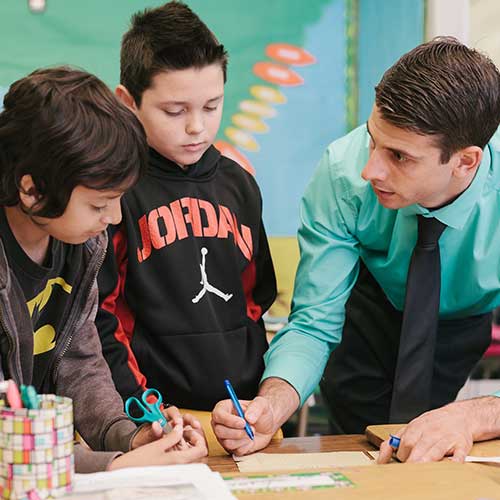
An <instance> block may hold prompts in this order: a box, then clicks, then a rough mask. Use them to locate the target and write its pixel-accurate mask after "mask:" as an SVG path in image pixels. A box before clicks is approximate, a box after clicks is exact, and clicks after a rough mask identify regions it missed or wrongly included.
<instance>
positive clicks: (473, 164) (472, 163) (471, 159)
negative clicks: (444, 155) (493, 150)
mask: <svg viewBox="0 0 500 500" xmlns="http://www.w3.org/2000/svg"><path fill="white" fill-rule="evenodd" d="M455 155H457V159H458V162H457V165H456V166H455V168H454V169H453V173H454V175H455V176H456V177H460V178H463V177H467V176H469V175H471V174H475V172H476V170H477V167H479V165H480V164H481V160H482V159H483V150H482V149H481V148H480V147H479V146H468V147H466V148H463V149H461V150H460V151H457V152H456V153H455Z"/></svg>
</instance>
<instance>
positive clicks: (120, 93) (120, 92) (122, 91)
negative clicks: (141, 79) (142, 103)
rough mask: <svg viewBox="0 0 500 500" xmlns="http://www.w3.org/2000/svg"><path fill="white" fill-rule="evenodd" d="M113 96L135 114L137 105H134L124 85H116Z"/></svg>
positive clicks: (133, 100)
mask: <svg viewBox="0 0 500 500" xmlns="http://www.w3.org/2000/svg"><path fill="white" fill-rule="evenodd" d="M115 95H116V97H118V99H120V101H121V102H122V103H123V104H125V106H127V108H128V109H130V111H132V113H136V112H137V105H136V104H135V99H134V98H133V97H132V94H131V93H130V92H129V91H128V89H127V87H125V86H124V85H118V87H116V89H115Z"/></svg>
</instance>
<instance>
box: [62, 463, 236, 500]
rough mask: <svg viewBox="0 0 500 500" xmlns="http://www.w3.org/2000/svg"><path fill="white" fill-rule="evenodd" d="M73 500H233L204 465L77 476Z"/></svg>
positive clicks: (217, 477) (222, 481) (219, 479)
mask: <svg viewBox="0 0 500 500" xmlns="http://www.w3.org/2000/svg"><path fill="white" fill-rule="evenodd" d="M65 498H68V499H74V500H114V499H120V500H128V499H134V500H142V499H144V500H156V499H160V498H161V499H170V500H234V499H235V497H234V496H233V495H232V494H231V492H230V491H229V488H228V487H227V486H226V484H225V482H224V480H223V479H222V477H221V476H220V474H218V473H216V472H212V471H211V470H210V468H209V467H208V466H207V465H205V464H189V465H170V466H158V467H131V468H127V469H120V470H116V471H112V472H97V473H95V474H76V475H75V487H74V490H73V493H72V494H71V495H70V496H69V497H65Z"/></svg>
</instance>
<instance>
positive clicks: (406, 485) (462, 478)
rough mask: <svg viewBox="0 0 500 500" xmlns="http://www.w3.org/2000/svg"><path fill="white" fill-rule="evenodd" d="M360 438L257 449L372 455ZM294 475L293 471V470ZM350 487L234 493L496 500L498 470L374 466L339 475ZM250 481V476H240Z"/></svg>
mask: <svg viewBox="0 0 500 500" xmlns="http://www.w3.org/2000/svg"><path fill="white" fill-rule="evenodd" d="M376 449H377V448H376V447H375V446H373V445H372V444H371V443H370V442H369V441H368V440H367V438H366V437H365V436H364V435H341V436H319V437H299V438H285V439H283V440H281V441H274V442H271V444H270V445H269V446H268V447H267V448H265V449H264V450H262V451H263V452H266V453H317V452H331V451H361V452H364V453H365V454H367V455H369V453H368V452H371V451H375V450H376ZM204 463H206V464H208V466H209V467H210V468H211V469H212V470H214V471H216V472H220V473H221V474H222V475H223V476H225V477H232V476H238V475H239V472H238V467H237V465H236V463H235V462H234V461H233V459H232V458H231V457H230V456H216V457H207V458H205V459H204ZM295 472H297V471H295ZM339 472H342V473H345V475H346V476H347V477H348V478H349V479H350V480H352V481H353V483H354V484H355V487H353V488H339V489H324V490H321V489H317V490H314V491H291V492H290V491H288V492H286V491H283V492H272V493H259V494H249V493H244V494H237V495H236V497H237V498H238V499H241V500H253V499H255V500H306V499H311V500H326V499H328V500H330V499H339V500H340V499H342V500H351V499H352V500H389V499H391V500H392V499H394V500H396V499H397V500H422V499H426V500H427V499H428V500H450V499H453V500H479V499H480V500H486V499H487V500H500V467H495V466H493V467H491V466H486V465H479V464H457V463H454V462H451V461H448V460H445V461H443V462H439V463H429V464H402V463H394V464H389V465H375V464H374V465H373V466H364V467H346V468H342V470H339ZM242 475H243V476H249V475H252V474H242Z"/></svg>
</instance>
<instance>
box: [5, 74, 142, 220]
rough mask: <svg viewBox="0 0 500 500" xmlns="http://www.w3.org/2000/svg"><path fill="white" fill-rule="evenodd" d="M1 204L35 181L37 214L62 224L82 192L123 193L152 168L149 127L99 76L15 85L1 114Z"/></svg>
mask: <svg viewBox="0 0 500 500" xmlns="http://www.w3.org/2000/svg"><path fill="white" fill-rule="evenodd" d="M0 144H1V148H0V205H6V206H14V205H17V204H18V203H19V189H20V181H21V178H22V177H23V176H24V175H31V177H32V178H33V182H34V184H35V188H36V191H37V194H38V195H39V196H40V200H39V201H38V202H37V203H36V204H35V206H34V207H33V208H32V209H31V210H30V211H29V213H30V214H31V215H38V216H42V217H49V218H54V217H59V216H60V215H62V214H63V213H64V211H65V209H66V206H67V204H68V202H69V199H70V196H71V193H72V191H73V189H74V188H75V187H76V186H84V187H87V188H91V189H99V190H102V189H115V188H117V189H123V188H126V187H129V186H132V185H133V184H134V183H135V182H136V181H137V180H138V179H139V177H140V175H141V174H142V172H143V170H144V169H145V168H146V165H147V154H148V148H147V143H146V136H145V133H144V129H143V128H142V125H141V124H140V122H139V121H138V120H137V118H136V117H135V115H134V114H133V113H132V112H131V111H129V110H128V109H127V108H126V107H125V106H124V105H122V104H121V103H120V102H119V101H118V99H117V98H116V97H115V96H114V95H113V94H112V92H111V91H110V90H109V89H108V87H106V85H105V84H104V83H103V82H102V81H101V80H99V79H98V78H97V77H95V76H94V75H91V74H89V73H86V72H85V71H81V70H77V69H72V68H69V67H56V68H48V69H41V70H37V71H34V72H33V73H31V74H30V75H28V76H26V77H24V78H21V79H20V80H18V81H17V82H15V83H13V84H12V85H11V87H10V89H9V91H8V92H7V94H6V95H5V97H4V110H3V111H2V113H0Z"/></svg>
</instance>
